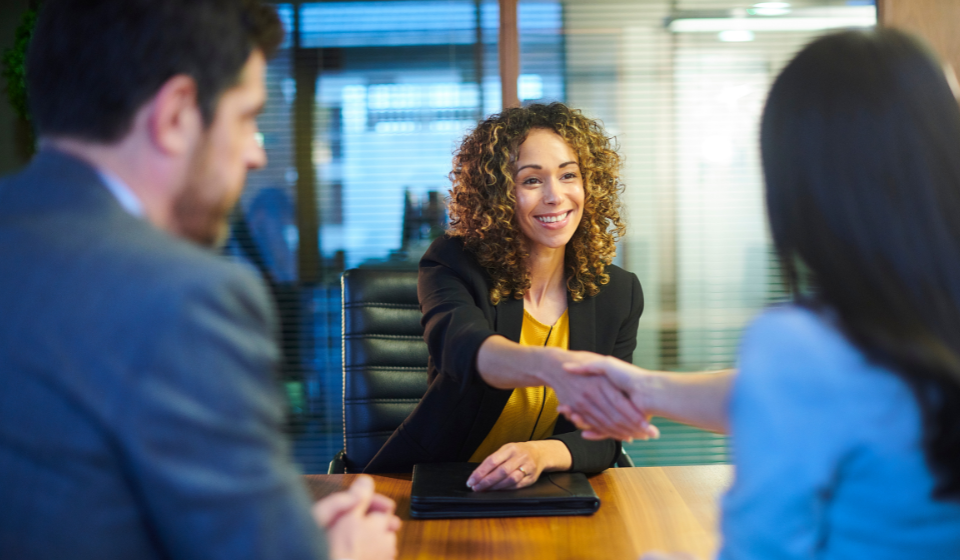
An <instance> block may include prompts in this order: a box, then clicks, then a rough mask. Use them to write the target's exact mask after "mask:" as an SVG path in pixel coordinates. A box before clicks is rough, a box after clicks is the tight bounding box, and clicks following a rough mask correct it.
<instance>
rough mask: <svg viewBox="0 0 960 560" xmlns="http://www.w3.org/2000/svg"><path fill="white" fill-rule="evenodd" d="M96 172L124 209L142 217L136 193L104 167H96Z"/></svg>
mask: <svg viewBox="0 0 960 560" xmlns="http://www.w3.org/2000/svg"><path fill="white" fill-rule="evenodd" d="M97 174H98V175H100V179H101V180H102V181H103V184H104V185H106V187H107V190H109V191H110V193H111V194H113V196H114V198H116V199H117V202H118V203H120V206H123V209H124V210H126V211H127V212H129V213H130V214H132V215H134V216H136V217H138V218H142V217H143V203H142V202H140V199H139V198H137V195H135V194H133V191H131V190H130V187H128V186H127V184H126V183H124V182H123V181H122V180H121V179H120V178H119V177H117V176H116V175H114V174H113V173H110V172H109V171H107V170H105V169H97Z"/></svg>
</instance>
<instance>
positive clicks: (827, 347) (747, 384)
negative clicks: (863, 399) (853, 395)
mask: <svg viewBox="0 0 960 560" xmlns="http://www.w3.org/2000/svg"><path fill="white" fill-rule="evenodd" d="M828 333H829V330H828V329H827V328H826V327H825V325H824V324H823V323H822V322H820V320H819V319H817V318H816V316H815V315H813V314H812V313H810V312H808V311H804V310H800V309H795V308H793V309H791V308H787V309H783V310H778V311H773V312H768V313H767V314H765V315H764V316H762V317H761V318H760V319H758V320H757V321H756V322H755V323H754V324H753V325H752V326H751V327H750V328H749V329H748V331H747V333H746V334H745V337H744V342H743V345H742V349H741V356H740V366H739V367H740V371H739V374H738V376H737V379H736V381H735V384H734V387H733V392H732V395H731V402H730V418H731V431H732V436H733V456H734V462H735V464H736V479H735V481H734V484H733V486H732V487H731V489H730V490H729V492H728V493H727V495H726V496H725V497H724V499H723V508H722V509H723V520H722V532H723V540H724V542H723V546H722V549H721V551H720V554H719V558H722V559H724V560H734V559H736V560H743V559H763V560H787V559H798V558H812V557H814V556H815V555H816V551H817V550H818V549H819V548H821V546H822V544H823V540H824V539H825V536H826V531H825V526H826V523H825V511H826V509H827V506H828V503H829V500H830V497H831V493H832V489H833V487H834V481H835V479H836V476H837V469H838V465H839V463H840V460H841V457H842V455H843V453H844V447H845V444H844V441H843V436H842V432H838V431H837V430H836V429H835V428H836V426H837V422H838V418H837V417H836V414H835V410H836V409H837V405H838V404H839V402H838V399H843V398H845V397H844V394H843V391H842V390H841V388H840V387H837V383H841V382H842V381H839V380H838V378H839V377H842V376H832V375H831V373H833V372H831V371H830V364H831V359H830V357H831V352H832V347H833V346H835V345H836V342H835V340H834V341H831V340H830V336H829V334H828ZM834 336H835V335H834ZM831 343H832V344H831Z"/></svg>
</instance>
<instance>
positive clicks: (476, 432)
mask: <svg viewBox="0 0 960 560" xmlns="http://www.w3.org/2000/svg"><path fill="white" fill-rule="evenodd" d="M494 309H495V313H496V317H495V319H494V330H496V331H497V334H500V335H502V336H504V337H506V338H507V339H508V340H512V341H513V342H520V331H521V330H522V329H523V300H522V299H513V298H510V299H507V300H503V301H501V302H500V303H499V304H498V305H497V306H496V307H495V308H494ZM511 394H513V389H496V388H494V387H491V386H489V385H486V384H484V391H483V399H482V400H481V403H480V411H479V412H478V413H477V419H476V420H475V421H474V422H473V428H471V429H470V433H469V434H467V438H466V439H465V440H464V441H463V446H462V447H461V448H460V453H459V457H458V460H459V461H467V460H468V459H470V456H471V455H473V452H474V451H476V450H477V448H478V447H480V444H481V443H483V440H484V439H486V437H487V434H489V433H490V430H491V429H493V425H494V424H496V423H497V419H499V418H500V413H501V412H503V407H505V406H507V401H508V400H510V395H511Z"/></svg>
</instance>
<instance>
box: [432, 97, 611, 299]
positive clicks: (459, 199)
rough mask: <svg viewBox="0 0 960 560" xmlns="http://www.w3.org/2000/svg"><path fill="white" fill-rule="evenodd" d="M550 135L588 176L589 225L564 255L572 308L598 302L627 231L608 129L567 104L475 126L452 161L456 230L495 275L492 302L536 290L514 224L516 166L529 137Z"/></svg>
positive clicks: (509, 113)
mask: <svg viewBox="0 0 960 560" xmlns="http://www.w3.org/2000/svg"><path fill="white" fill-rule="evenodd" d="M536 128H540V129H546V130H552V131H553V132H556V133H557V134H558V135H559V136H560V137H561V138H563V139H564V140H565V141H566V142H567V144H569V145H570V147H571V148H572V149H573V151H574V152H575V153H576V154H577V159H578V164H579V166H580V172H581V174H582V176H583V188H584V204H583V217H582V218H581V220H580V225H579V227H578V228H577V231H576V232H575V233H574V234H573V237H572V238H571V239H570V241H569V242H568V243H567V246H566V250H565V257H564V262H565V267H566V276H567V290H568V291H569V293H570V296H571V297H572V298H573V301H581V300H582V299H583V298H584V297H587V296H595V295H597V293H599V291H600V286H601V285H603V284H606V283H607V282H609V281H610V276H609V275H608V274H606V272H605V268H606V267H607V266H608V265H609V264H610V263H611V262H612V261H613V257H614V256H615V255H616V242H617V239H619V238H620V237H623V234H624V232H625V230H626V227H625V225H624V223H623V221H622V220H621V218H620V209H621V204H620V196H619V195H620V193H621V192H623V184H622V183H621V182H620V166H621V159H620V156H619V155H618V154H617V151H616V150H617V146H616V144H615V141H614V140H613V139H612V138H609V137H607V135H606V132H605V131H604V129H603V125H602V124H601V123H599V122H598V121H595V120H592V119H589V118H587V117H585V116H583V114H581V113H580V111H578V110H576V109H571V108H569V107H567V106H566V105H564V104H562V103H551V104H549V105H541V104H533V105H529V106H527V107H522V108H513V109H506V110H504V111H503V112H502V113H500V114H497V115H492V116H491V117H489V118H487V119H486V120H485V121H483V122H481V123H480V124H479V125H477V128H476V129H474V130H473V132H471V133H470V134H469V135H468V136H467V137H466V138H464V140H463V143H462V144H461V145H460V148H459V149H458V150H457V151H456V153H455V154H454V157H453V171H452V172H451V173H450V180H451V181H452V182H453V188H451V189H450V201H449V212H450V228H449V230H448V232H447V233H448V234H449V235H451V236H453V237H461V238H463V240H464V244H465V246H466V248H467V250H469V251H470V252H471V253H473V255H474V256H475V257H476V259H477V261H478V262H479V263H480V265H481V266H483V267H484V268H485V269H486V270H487V272H488V273H489V274H490V277H491V280H492V285H491V287H490V301H491V302H492V303H493V304H494V305H496V304H498V303H499V302H500V301H501V300H502V299H503V298H506V297H510V296H511V295H512V296H513V297H514V298H517V299H521V298H523V294H524V293H525V292H526V291H527V290H529V289H530V274H529V271H528V270H527V267H526V265H525V260H526V259H527V257H528V256H529V254H528V253H527V250H526V247H525V239H526V238H525V237H524V235H523V234H522V233H521V231H520V227H519V225H518V224H517V222H516V220H515V219H514V210H515V208H516V204H517V199H516V193H515V185H514V175H515V173H516V171H515V163H516V160H517V156H518V153H519V150H520V145H521V144H523V142H524V140H526V138H527V135H528V134H529V133H530V131H531V130H533V129H536Z"/></svg>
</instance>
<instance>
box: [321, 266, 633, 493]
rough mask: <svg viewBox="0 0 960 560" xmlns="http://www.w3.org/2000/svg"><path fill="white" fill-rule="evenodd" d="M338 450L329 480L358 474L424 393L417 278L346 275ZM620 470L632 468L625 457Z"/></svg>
mask: <svg viewBox="0 0 960 560" xmlns="http://www.w3.org/2000/svg"><path fill="white" fill-rule="evenodd" d="M341 284H342V287H343V335H342V336H343V450H342V451H340V452H339V453H337V455H336V457H334V458H333V460H332V461H330V468H329V469H328V471H327V472H328V473H329V474H339V473H346V472H360V471H362V470H363V469H364V467H366V465H367V463H369V462H370V460H371V459H373V457H374V455H376V454H377V451H379V450H380V448H381V447H382V446H383V444H384V443H386V441H387V439H388V438H389V437H390V434H392V433H393V431H394V430H395V429H396V428H397V426H399V425H400V424H401V423H402V422H403V419H404V418H406V417H407V416H408V415H409V414H410V413H411V412H413V409H414V408H415V407H416V406H417V403H418V402H420V398H421V397H423V395H424V393H426V391H427V358H428V352H427V344H426V342H424V341H423V327H421V326H420V304H419V301H418V299H417V271H416V270H382V269H364V268H357V269H353V270H348V271H346V272H344V273H343V278H342V279H341ZM617 466H618V467H632V466H633V461H631V460H630V457H629V456H628V455H627V454H626V452H624V453H623V454H622V455H621V456H620V457H619V458H618V460H617Z"/></svg>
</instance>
